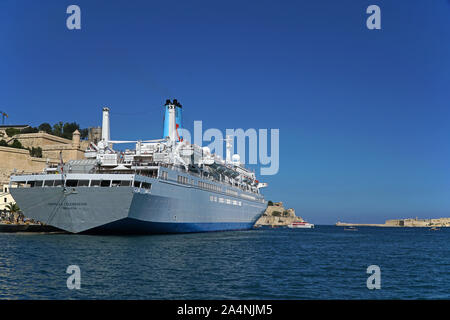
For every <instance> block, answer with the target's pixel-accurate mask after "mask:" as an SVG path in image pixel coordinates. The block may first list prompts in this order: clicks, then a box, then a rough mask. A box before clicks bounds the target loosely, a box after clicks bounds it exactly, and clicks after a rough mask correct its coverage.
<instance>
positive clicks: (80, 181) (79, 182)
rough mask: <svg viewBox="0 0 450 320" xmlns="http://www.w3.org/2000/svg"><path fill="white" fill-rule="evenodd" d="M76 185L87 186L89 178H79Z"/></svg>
mask: <svg viewBox="0 0 450 320" xmlns="http://www.w3.org/2000/svg"><path fill="white" fill-rule="evenodd" d="M78 186H79V187H89V180H79V181H78Z"/></svg>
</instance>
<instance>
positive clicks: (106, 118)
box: [102, 107, 110, 143]
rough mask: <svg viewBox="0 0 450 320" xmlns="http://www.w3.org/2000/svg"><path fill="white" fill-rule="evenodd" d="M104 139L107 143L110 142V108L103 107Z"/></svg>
mask: <svg viewBox="0 0 450 320" xmlns="http://www.w3.org/2000/svg"><path fill="white" fill-rule="evenodd" d="M102 140H104V141H105V142H106V143H108V142H109V140H110V137H109V108H107V107H104V108H103V120H102Z"/></svg>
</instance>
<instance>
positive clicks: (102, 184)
mask: <svg viewBox="0 0 450 320" xmlns="http://www.w3.org/2000/svg"><path fill="white" fill-rule="evenodd" d="M110 186H111V180H102V182H100V187H110Z"/></svg>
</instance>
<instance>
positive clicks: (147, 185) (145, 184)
mask: <svg viewBox="0 0 450 320" xmlns="http://www.w3.org/2000/svg"><path fill="white" fill-rule="evenodd" d="M151 187H152V184H151V183H148V182H142V188H144V189H151Z"/></svg>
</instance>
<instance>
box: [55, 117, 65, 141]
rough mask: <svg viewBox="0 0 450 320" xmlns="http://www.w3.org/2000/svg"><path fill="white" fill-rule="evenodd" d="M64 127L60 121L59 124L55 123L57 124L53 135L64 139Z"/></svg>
mask: <svg viewBox="0 0 450 320" xmlns="http://www.w3.org/2000/svg"><path fill="white" fill-rule="evenodd" d="M63 126H64V124H63V123H62V121H60V122H58V123H55V124H54V125H53V134H54V135H55V136H58V137H62V134H63Z"/></svg>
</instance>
